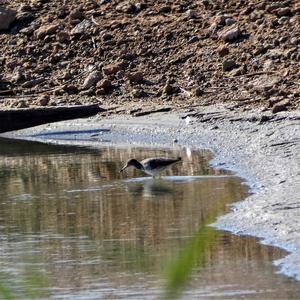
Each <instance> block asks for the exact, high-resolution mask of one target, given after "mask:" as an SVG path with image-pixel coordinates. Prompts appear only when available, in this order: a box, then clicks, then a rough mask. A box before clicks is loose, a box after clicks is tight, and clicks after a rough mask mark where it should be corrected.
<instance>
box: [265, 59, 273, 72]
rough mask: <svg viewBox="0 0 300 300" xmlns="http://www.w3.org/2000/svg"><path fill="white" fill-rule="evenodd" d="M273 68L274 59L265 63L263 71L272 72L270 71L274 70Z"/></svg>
mask: <svg viewBox="0 0 300 300" xmlns="http://www.w3.org/2000/svg"><path fill="white" fill-rule="evenodd" d="M273 66H274V61H273V60H272V59H267V60H266V61H265V62H264V66H263V70H264V71H270V70H272V68H273Z"/></svg>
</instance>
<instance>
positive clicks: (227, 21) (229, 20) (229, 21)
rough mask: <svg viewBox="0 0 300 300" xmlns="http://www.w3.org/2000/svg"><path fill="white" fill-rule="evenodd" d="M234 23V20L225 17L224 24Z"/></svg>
mask: <svg viewBox="0 0 300 300" xmlns="http://www.w3.org/2000/svg"><path fill="white" fill-rule="evenodd" d="M235 23H236V21H235V20H234V19H232V18H226V20H225V24H226V25H227V26H231V25H233V24H235Z"/></svg>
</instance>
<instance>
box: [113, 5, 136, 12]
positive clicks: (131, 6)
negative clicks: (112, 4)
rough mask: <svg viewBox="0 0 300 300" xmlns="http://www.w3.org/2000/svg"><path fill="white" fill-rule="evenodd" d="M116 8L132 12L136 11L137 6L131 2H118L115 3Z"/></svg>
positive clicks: (120, 10)
mask: <svg viewBox="0 0 300 300" xmlns="http://www.w3.org/2000/svg"><path fill="white" fill-rule="evenodd" d="M116 10H117V11H119V12H123V13H126V14H134V13H136V12H137V7H136V6H135V5H134V4H133V3H130V2H129V3H128V2H127V3H120V4H118V5H117V7H116Z"/></svg>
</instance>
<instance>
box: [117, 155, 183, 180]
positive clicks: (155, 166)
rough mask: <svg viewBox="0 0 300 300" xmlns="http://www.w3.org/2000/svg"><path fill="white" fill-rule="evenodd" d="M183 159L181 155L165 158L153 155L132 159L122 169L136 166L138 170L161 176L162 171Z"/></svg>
mask: <svg viewBox="0 0 300 300" xmlns="http://www.w3.org/2000/svg"><path fill="white" fill-rule="evenodd" d="M179 161H181V157H178V158H165V157H153V158H147V159H144V160H142V161H141V162H139V161H138V160H136V159H134V158H133V159H130V160H128V161H127V163H126V164H125V165H124V167H123V168H122V169H121V170H120V172H123V171H124V170H125V169H126V168H128V167H131V166H132V167H135V168H136V169H138V170H141V171H143V172H145V173H146V174H148V175H151V176H152V177H154V178H155V177H160V173H161V172H163V171H164V170H165V169H167V168H169V167H170V166H172V165H174V164H175V163H177V162H179Z"/></svg>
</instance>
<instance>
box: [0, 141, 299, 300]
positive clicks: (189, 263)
mask: <svg viewBox="0 0 300 300" xmlns="http://www.w3.org/2000/svg"><path fill="white" fill-rule="evenodd" d="M179 155H180V156H182V157H183V163H180V164H177V165H175V166H174V167H173V168H172V170H170V171H167V172H166V174H165V175H166V176H164V177H163V178H162V179H161V180H153V179H152V178H149V177H145V175H144V174H142V173H140V171H137V170H132V169H131V170H128V172H126V173H125V174H119V172H118V171H119V170H120V168H121V166H122V163H123V162H125V161H126V160H127V159H128V158H131V157H136V158H137V159H142V158H145V157H151V156H179ZM209 158H210V153H208V152H205V151H198V152H191V153H190V152H189V151H185V149H177V150H173V151H171V150H170V151H166V150H157V149H156V150H155V149H137V148H127V149H118V148H109V147H104V148H99V149H91V148H90V149H89V148H79V147H71V146H53V145H46V144H39V143H30V142H24V141H11V140H4V139H3V140H0V240H1V244H0V254H1V255H0V265H1V272H0V296H1V295H2V296H3V295H4V296H5V295H13V296H14V297H16V298H20V297H21V298H22V299H24V298H26V297H28V298H34V297H35V298H50V297H52V298H54V299H148V298H149V299H157V298H161V297H168V298H174V297H181V298H184V299H198V298H204V299H214V298H219V299H241V298H247V299H249V298H259V299H270V298H277V299H279V298H280V299H287V298H289V299H297V298H299V295H300V285H299V284H298V283H297V282H295V281H294V280H293V279H289V278H286V277H284V276H282V275H278V274H276V268H274V267H273V266H272V261H273V260H274V259H278V258H281V257H282V256H283V255H284V252H283V251H281V250H279V249H276V248H273V247H267V246H262V245H260V244H258V243H257V240H256V239H254V238H251V237H240V236H236V235H232V234H230V233H226V232H221V231H216V230H214V229H213V228H211V227H207V226H206V224H209V223H211V222H213V221H214V220H215V218H216V217H217V216H218V215H220V214H223V213H224V212H225V211H226V210H228V204H230V203H232V202H233V201H237V200H241V199H243V198H244V197H246V195H247V193H248V189H247V187H246V186H245V185H244V184H242V182H241V180H240V179H239V178H236V177H235V176H233V175H232V174H229V173H228V172H226V171H222V170H213V169H211V168H210V167H209V166H208V163H207V161H208V159H209ZM4 296H3V297H4ZM0 298H1V297H0Z"/></svg>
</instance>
